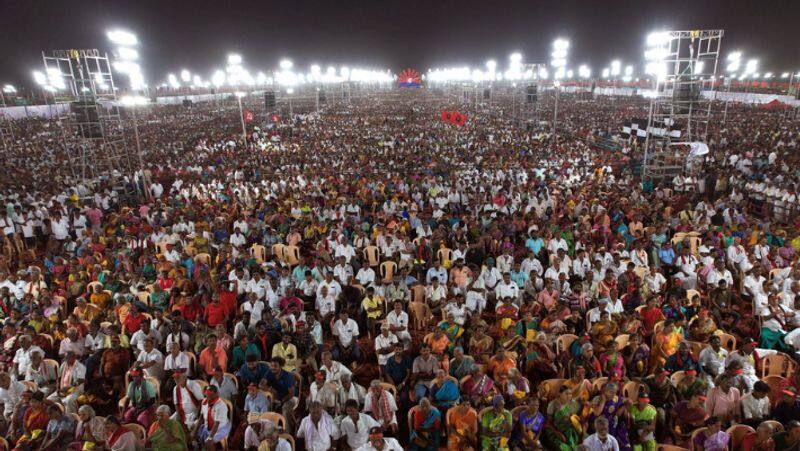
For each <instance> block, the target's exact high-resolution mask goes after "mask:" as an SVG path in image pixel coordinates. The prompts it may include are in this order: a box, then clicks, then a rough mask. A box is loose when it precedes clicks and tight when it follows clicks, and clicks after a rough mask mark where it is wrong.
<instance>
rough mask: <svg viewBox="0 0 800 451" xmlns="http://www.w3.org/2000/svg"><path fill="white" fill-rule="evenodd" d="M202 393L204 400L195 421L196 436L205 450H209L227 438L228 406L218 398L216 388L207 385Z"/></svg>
mask: <svg viewBox="0 0 800 451" xmlns="http://www.w3.org/2000/svg"><path fill="white" fill-rule="evenodd" d="M203 392H204V393H205V395H206V399H204V400H203V402H202V404H201V407H200V418H198V419H197V436H198V439H199V441H200V442H202V443H204V444H205V446H206V449H209V447H213V445H214V444H215V443H220V442H222V441H223V440H224V439H226V438H227V437H228V434H230V432H231V422H230V420H229V418H228V405H227V404H225V402H224V401H222V398H220V397H219V393H218V392H217V387H215V386H214V385H209V386H207V387H206V388H205V390H203Z"/></svg>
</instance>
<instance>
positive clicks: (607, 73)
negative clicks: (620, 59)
mask: <svg viewBox="0 0 800 451" xmlns="http://www.w3.org/2000/svg"><path fill="white" fill-rule="evenodd" d="M610 73H611V71H610V70H609V69H608V68H607V67H604V68H603V71H602V72H601V73H600V75H601V76H602V77H603V78H608V76H609V75H610Z"/></svg>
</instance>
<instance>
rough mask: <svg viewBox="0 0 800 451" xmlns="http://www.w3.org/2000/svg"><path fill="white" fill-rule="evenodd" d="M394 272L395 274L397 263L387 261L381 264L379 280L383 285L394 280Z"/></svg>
mask: <svg viewBox="0 0 800 451" xmlns="http://www.w3.org/2000/svg"><path fill="white" fill-rule="evenodd" d="M396 272H397V263H395V262H393V261H391V260H387V261H385V262H383V263H381V266H380V273H381V279H382V280H383V282H384V283H390V282H391V281H392V279H393V278H394V273H396Z"/></svg>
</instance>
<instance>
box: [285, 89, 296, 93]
mask: <svg viewBox="0 0 800 451" xmlns="http://www.w3.org/2000/svg"><path fill="white" fill-rule="evenodd" d="M286 94H294V89H293V88H287V89H286Z"/></svg>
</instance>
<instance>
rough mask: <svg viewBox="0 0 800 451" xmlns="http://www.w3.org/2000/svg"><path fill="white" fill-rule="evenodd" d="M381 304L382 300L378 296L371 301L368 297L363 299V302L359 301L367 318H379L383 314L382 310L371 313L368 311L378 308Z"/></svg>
mask: <svg viewBox="0 0 800 451" xmlns="http://www.w3.org/2000/svg"><path fill="white" fill-rule="evenodd" d="M382 304H383V298H381V297H380V296H373V297H372V299H370V298H369V297H365V298H364V300H363V301H361V306H362V307H364V311H366V312H367V318H372V319H376V318H380V317H381V315H382V314H383V311H382V310H378V311H374V312H371V311H370V309H375V308H380V306H381V305H382Z"/></svg>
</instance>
